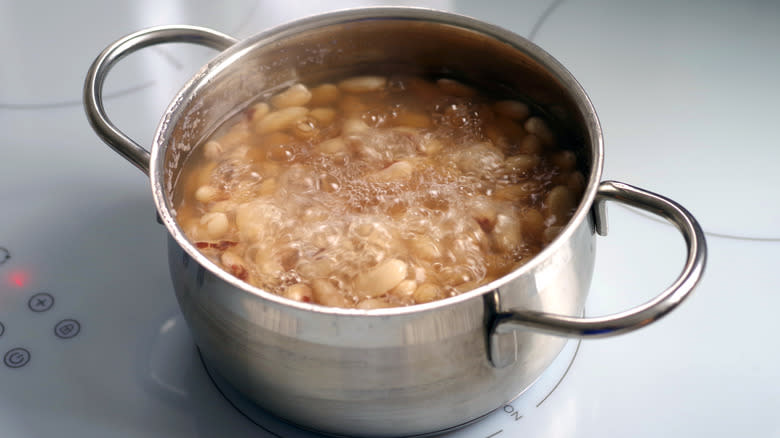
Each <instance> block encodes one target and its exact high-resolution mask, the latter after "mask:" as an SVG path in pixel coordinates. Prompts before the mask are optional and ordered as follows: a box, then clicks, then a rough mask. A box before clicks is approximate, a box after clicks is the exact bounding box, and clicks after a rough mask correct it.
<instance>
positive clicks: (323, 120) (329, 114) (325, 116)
mask: <svg viewBox="0 0 780 438" xmlns="http://www.w3.org/2000/svg"><path fill="white" fill-rule="evenodd" d="M309 115H310V116H312V117H314V119H315V120H317V121H318V122H320V124H321V125H322V126H328V125H330V124H331V123H333V120H335V119H336V110H334V109H333V108H314V109H313V110H311V111H310V112H309Z"/></svg>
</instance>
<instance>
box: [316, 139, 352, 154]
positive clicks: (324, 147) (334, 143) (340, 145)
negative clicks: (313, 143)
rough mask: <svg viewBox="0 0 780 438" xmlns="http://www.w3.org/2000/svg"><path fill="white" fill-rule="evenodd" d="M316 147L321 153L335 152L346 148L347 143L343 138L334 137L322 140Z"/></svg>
mask: <svg viewBox="0 0 780 438" xmlns="http://www.w3.org/2000/svg"><path fill="white" fill-rule="evenodd" d="M317 149H319V151H320V153H323V154H337V153H339V152H344V151H346V150H347V143H346V142H345V141H344V139H343V138H341V137H336V138H331V139H330V140H325V141H323V142H322V143H320V144H319V146H317Z"/></svg>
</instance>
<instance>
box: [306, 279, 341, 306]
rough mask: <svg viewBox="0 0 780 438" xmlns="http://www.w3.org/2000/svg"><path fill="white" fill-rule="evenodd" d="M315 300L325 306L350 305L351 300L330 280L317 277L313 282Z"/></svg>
mask: <svg viewBox="0 0 780 438" xmlns="http://www.w3.org/2000/svg"><path fill="white" fill-rule="evenodd" d="M311 289H312V295H313V297H314V302H315V303H317V304H322V305H323V306H331V307H348V306H349V302H348V301H347V299H346V298H345V297H344V296H343V295H342V294H341V292H340V291H339V290H338V289H337V288H336V286H334V285H333V283H331V282H330V281H329V280H326V279H324V278H316V279H314V280H313V281H312V282H311Z"/></svg>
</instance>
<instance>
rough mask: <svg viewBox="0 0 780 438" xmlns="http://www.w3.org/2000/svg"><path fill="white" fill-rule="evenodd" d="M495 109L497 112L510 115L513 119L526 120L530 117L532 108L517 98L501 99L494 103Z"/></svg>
mask: <svg viewBox="0 0 780 438" xmlns="http://www.w3.org/2000/svg"><path fill="white" fill-rule="evenodd" d="M493 110H494V111H495V112H496V113H497V114H501V115H502V116H506V117H509V118H510V119H513V120H525V119H527V118H528V116H529V114H530V113H531V110H530V109H529V108H528V105H526V104H524V103H523V102H518V101H516V100H501V101H498V102H496V103H495V104H494V105H493Z"/></svg>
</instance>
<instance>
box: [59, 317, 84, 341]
mask: <svg viewBox="0 0 780 438" xmlns="http://www.w3.org/2000/svg"><path fill="white" fill-rule="evenodd" d="M80 331H81V324H79V322H78V321H76V320H75V319H63V320H62V321H60V322H58V323H57V325H55V326H54V335H56V336H57V337H58V338H60V339H70V338H72V337H75V336H76V335H78V334H79V332H80Z"/></svg>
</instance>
